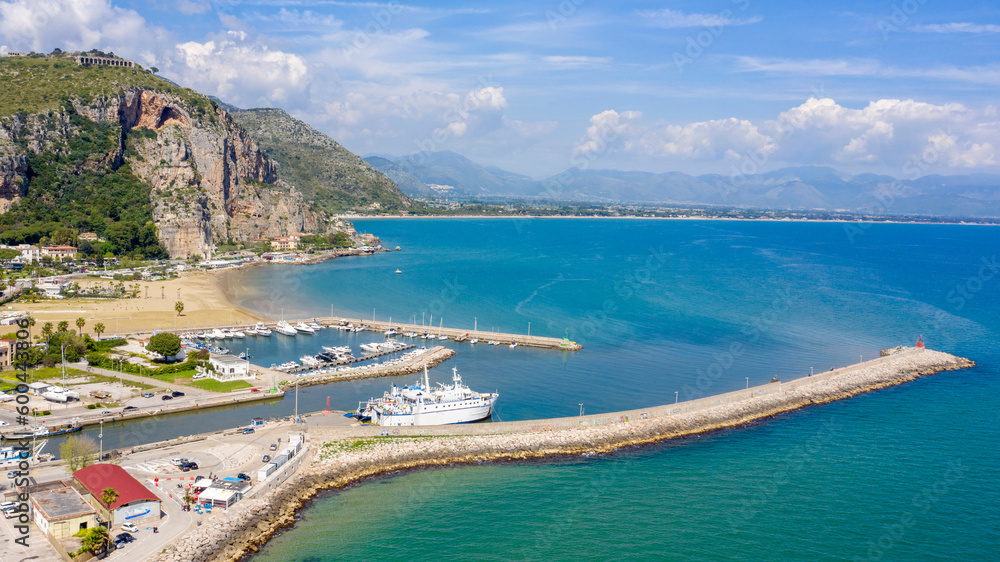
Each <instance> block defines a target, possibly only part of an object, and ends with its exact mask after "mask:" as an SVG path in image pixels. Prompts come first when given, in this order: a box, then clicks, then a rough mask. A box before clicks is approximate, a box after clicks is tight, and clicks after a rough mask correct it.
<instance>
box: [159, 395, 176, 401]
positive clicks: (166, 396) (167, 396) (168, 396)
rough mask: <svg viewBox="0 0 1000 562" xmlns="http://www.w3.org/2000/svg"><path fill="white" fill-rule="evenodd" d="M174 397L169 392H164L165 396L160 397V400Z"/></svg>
mask: <svg viewBox="0 0 1000 562" xmlns="http://www.w3.org/2000/svg"><path fill="white" fill-rule="evenodd" d="M173 399H174V397H173V396H171V395H169V394H164V395H163V396H161V397H160V400H173Z"/></svg>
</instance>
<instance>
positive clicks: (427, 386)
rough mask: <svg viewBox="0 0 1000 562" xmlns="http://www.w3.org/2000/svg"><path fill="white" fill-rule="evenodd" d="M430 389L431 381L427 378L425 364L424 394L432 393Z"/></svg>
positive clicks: (425, 365) (425, 364)
mask: <svg viewBox="0 0 1000 562" xmlns="http://www.w3.org/2000/svg"><path fill="white" fill-rule="evenodd" d="M430 389H431V383H430V379H428V378H427V363H424V392H430Z"/></svg>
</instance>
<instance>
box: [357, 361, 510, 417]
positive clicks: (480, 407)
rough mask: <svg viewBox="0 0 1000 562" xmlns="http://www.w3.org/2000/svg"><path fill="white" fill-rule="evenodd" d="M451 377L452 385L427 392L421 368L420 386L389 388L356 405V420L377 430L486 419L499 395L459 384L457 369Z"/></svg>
mask: <svg viewBox="0 0 1000 562" xmlns="http://www.w3.org/2000/svg"><path fill="white" fill-rule="evenodd" d="M452 373H453V374H452V384H450V385H446V384H442V383H438V385H437V387H435V388H431V385H430V382H429V379H428V375H427V369H426V367H425V368H424V379H423V381H422V382H418V383H416V384H413V385H410V386H404V387H402V388H400V387H398V386H396V385H392V389H391V390H390V391H389V392H386V393H385V394H384V395H383V396H382V398H378V399H375V398H372V399H370V400H368V402H367V403H364V402H362V403H360V404H358V414H357V416H358V417H359V418H360V419H370V420H371V421H372V423H374V424H378V425H381V426H400V425H444V424H453V423H468V422H474V421H478V420H482V419H485V418H488V417H490V415H491V414H492V413H493V404H494V403H496V401H497V398H498V397H499V394H497V393H487V394H483V393H479V392H474V391H472V390H471V389H470V388H469V387H468V386H465V385H464V384H462V377H461V376H460V375H459V374H458V369H454V368H453V369H452Z"/></svg>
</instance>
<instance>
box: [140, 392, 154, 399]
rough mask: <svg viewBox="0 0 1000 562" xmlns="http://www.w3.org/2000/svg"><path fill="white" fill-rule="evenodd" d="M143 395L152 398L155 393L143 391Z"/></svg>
mask: <svg viewBox="0 0 1000 562" xmlns="http://www.w3.org/2000/svg"><path fill="white" fill-rule="evenodd" d="M142 397H143V398H152V397H153V393H152V392H146V393H143V395H142Z"/></svg>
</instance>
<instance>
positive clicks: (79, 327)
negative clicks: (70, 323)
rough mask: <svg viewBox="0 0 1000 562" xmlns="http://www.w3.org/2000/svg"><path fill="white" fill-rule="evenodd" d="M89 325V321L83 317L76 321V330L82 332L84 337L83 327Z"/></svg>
mask: <svg viewBox="0 0 1000 562" xmlns="http://www.w3.org/2000/svg"><path fill="white" fill-rule="evenodd" d="M86 324H87V321H86V320H84V319H83V318H82V317H81V318H77V319H76V329H77V330H80V335H83V327H84V326H85V325H86Z"/></svg>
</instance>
